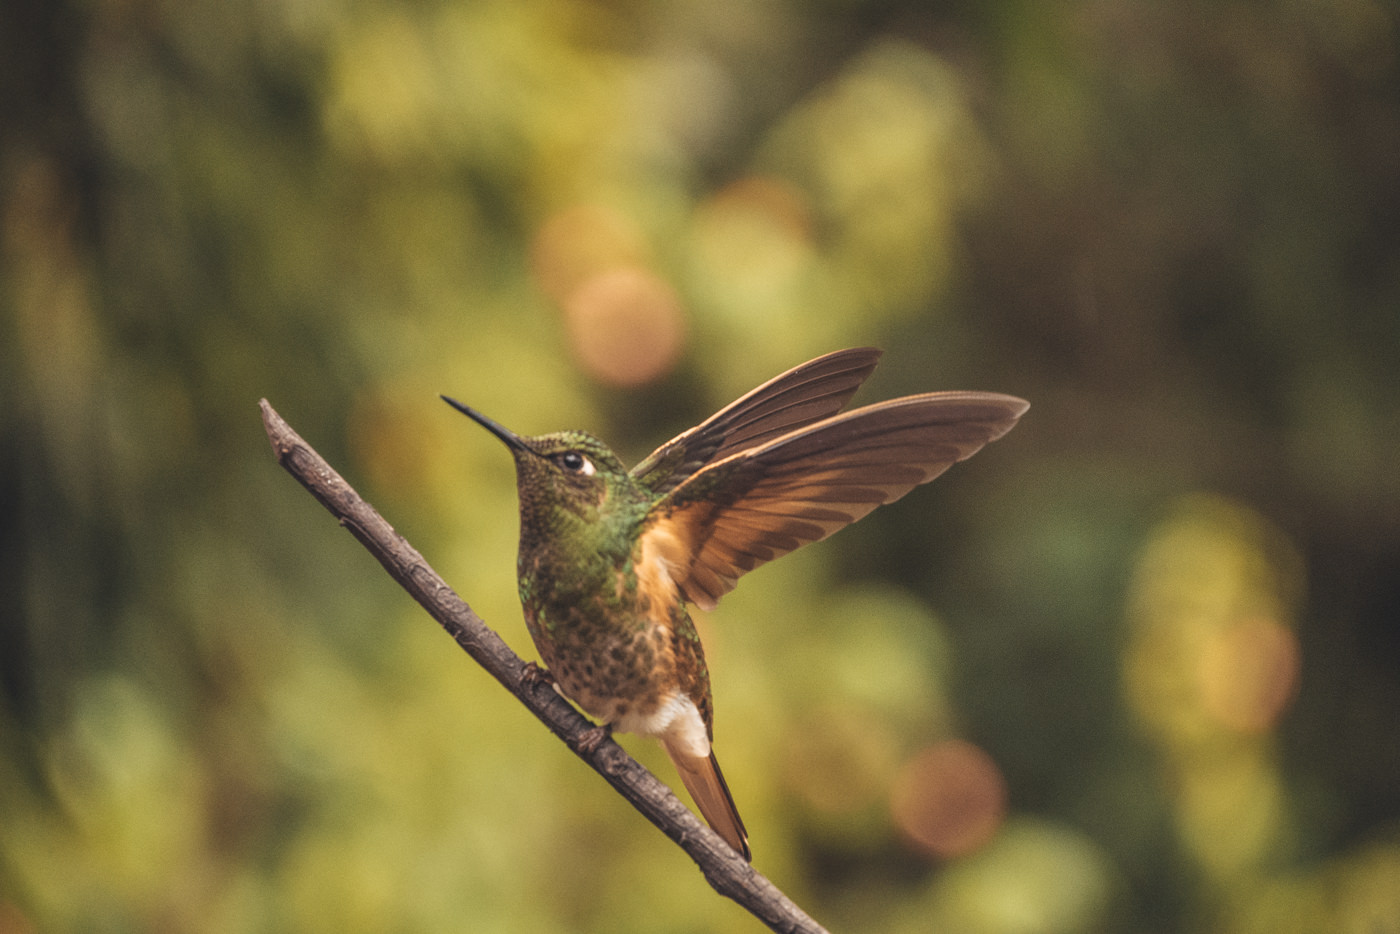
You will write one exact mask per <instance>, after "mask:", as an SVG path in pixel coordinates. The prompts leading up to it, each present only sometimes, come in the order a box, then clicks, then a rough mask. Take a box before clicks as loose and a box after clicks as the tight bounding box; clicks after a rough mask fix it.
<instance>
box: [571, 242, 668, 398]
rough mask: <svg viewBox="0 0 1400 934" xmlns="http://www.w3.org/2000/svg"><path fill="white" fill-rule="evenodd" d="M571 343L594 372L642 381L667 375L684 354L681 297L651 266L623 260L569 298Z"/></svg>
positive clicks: (612, 380)
mask: <svg viewBox="0 0 1400 934" xmlns="http://www.w3.org/2000/svg"><path fill="white" fill-rule="evenodd" d="M563 308H564V318H565V325H566V327H567V329H568V334H569V346H570V348H571V349H572V351H573V354H574V357H575V358H576V359H577V360H578V362H579V365H580V366H582V367H583V369H584V370H585V371H587V372H588V374H589V375H590V376H592V377H593V378H595V379H598V380H600V381H602V382H604V383H609V384H611V385H614V386H637V385H641V384H642V383H647V382H650V381H651V380H654V379H656V378H658V377H660V376H663V375H665V374H666V373H667V372H669V371H670V369H671V367H672V366H674V365H675V363H676V360H677V359H678V358H679V357H680V352H681V346H682V344H683V343H684V340H685V318H684V316H683V314H682V313H681V304H680V299H679V298H678V297H677V296H676V293H675V291H674V290H673V289H672V288H671V286H670V284H668V283H667V282H666V281H665V280H664V279H662V278H661V277H660V276H658V275H656V274H655V273H653V272H651V271H650V270H647V269H642V268H640V267H637V266H623V267H618V268H614V269H609V270H607V271H605V272H601V273H598V274H597V275H594V276H591V277H590V278H588V279H587V280H585V281H584V282H582V283H581V284H580V285H579V286H578V287H577V288H575V289H574V290H573V291H572V292H571V293H570V294H569V295H568V297H567V298H566V299H565V300H564V303H563Z"/></svg>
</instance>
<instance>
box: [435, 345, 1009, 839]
mask: <svg viewBox="0 0 1400 934" xmlns="http://www.w3.org/2000/svg"><path fill="white" fill-rule="evenodd" d="M881 353H882V352H881V351H880V350H879V349H877V348H874V347H859V348H853V349H849V350H838V351H836V352H834V353H829V354H826V355H824V356H821V357H818V358H816V359H815V360H810V361H808V362H807V363H804V364H801V365H800V366H797V367H794V368H793V369H791V370H788V371H787V372H786V373H783V374H782V375H780V376H777V377H774V378H773V379H771V380H769V381H768V382H766V383H764V384H763V385H762V386H759V387H758V388H757V389H755V390H753V391H752V392H750V393H748V394H747V395H745V396H743V397H742V398H740V399H738V400H737V401H735V402H733V403H731V404H730V405H728V406H726V407H725V408H723V409H721V410H720V411H719V412H717V413H716V414H714V415H712V416H710V417H709V418H708V419H706V420H705V421H704V422H702V423H701V424H699V425H697V426H696V427H694V428H691V429H690V430H688V431H685V432H682V433H681V434H679V435H677V436H676V437H675V438H672V439H671V440H670V441H667V442H666V443H665V444H663V445H661V447H659V448H657V449H656V450H655V451H654V452H652V453H651V454H650V455H649V456H648V457H647V458H646V459H645V460H643V461H642V462H641V463H639V464H637V465H636V466H635V467H633V468H632V469H631V470H628V469H627V468H626V467H624V466H623V464H622V462H621V461H620V460H619V459H618V457H617V455H616V454H614V453H613V452H612V450H610V449H609V448H608V446H607V445H606V444H604V443H603V442H602V441H600V440H598V438H596V437H594V436H593V435H591V434H588V433H586V432H583V431H561V432H556V433H553V434H545V435H538V436H525V435H518V434H516V433H515V432H512V431H510V430H509V429H507V428H505V427H503V426H501V425H499V424H497V423H496V422H494V421H492V420H491V419H489V418H487V417H486V416H485V415H482V414H481V413H480V412H477V411H476V410H474V409H472V408H470V407H468V406H466V405H463V404H462V403H460V402H458V401H456V400H455V399H452V398H450V397H448V396H443V397H442V398H443V400H444V401H445V402H447V403H448V404H449V405H451V406H452V407H454V408H456V409H457V410H458V411H460V412H462V413H463V414H465V415H467V416H468V417H470V418H472V419H473V420H475V421H476V422H478V423H479V424H481V425H482V426H483V427H484V428H486V430H488V431H490V432H491V433H492V434H493V435H495V436H496V437H497V438H499V439H500V440H501V441H503V442H504V443H505V445H506V447H508V448H509V449H510V452H511V454H512V455H513V456H514V458H515V470H516V479H517V485H518V488H519V498H520V549H519V554H518V561H517V570H518V574H519V589H520V601H521V604H522V606H523V608H524V615H525V623H526V627H527V628H528V629H529V631H530V637H531V638H532V639H533V640H534V643H535V647H536V649H537V650H538V651H539V653H540V657H541V660H542V661H543V662H544V665H545V667H546V669H547V671H548V677H550V678H551V679H552V680H553V682H554V685H555V688H556V689H557V690H559V691H560V693H562V694H563V695H564V696H565V697H567V698H569V699H571V700H572V701H574V702H575V703H576V704H578V706H579V707H581V708H582V709H583V710H584V711H585V712H586V713H588V714H589V715H591V716H592V717H594V718H595V719H596V720H597V721H599V723H600V725H599V726H597V727H595V730H594V733H593V734H592V736H591V737H590V738H589V740H590V742H589V743H588V745H591V746H594V747H596V745H597V743H599V742H601V741H602V739H603V737H604V736H606V735H607V734H608V733H610V732H612V731H613V730H616V731H619V732H626V733H636V734H640V735H644V736H652V737H656V738H657V739H659V740H660V741H661V744H662V745H663V747H664V748H665V750H666V752H667V754H668V755H669V757H670V759H671V761H672V762H673V763H674V764H675V767H676V771H677V772H678V773H679V774H680V777H681V781H682V782H683V783H684V785H685V787H686V790H687V791H689V792H690V796H691V798H692V799H693V800H694V801H695V804H696V806H697V807H698V808H699V810H700V813H701V815H702V816H703V817H704V818H705V820H706V821H707V822H708V823H709V825H710V827H711V828H713V829H714V830H715V832H716V833H718V834H719V835H720V836H721V837H722V838H723V839H724V840H725V841H726V842H727V843H728V844H729V845H730V846H731V847H733V848H734V849H735V850H736V851H737V852H738V853H739V854H741V855H742V856H743V857H744V859H746V860H752V853H751V851H750V849H749V842H748V832H747V831H746V830H745V829H744V822H743V820H742V819H741V818H740V817H739V810H738V808H737V807H736V806H735V804H734V798H733V795H731V794H730V791H729V786H728V784H727V783H726V782H725V780H724V773H723V772H721V771H720V767H719V762H718V760H716V758H715V753H714V748H713V740H714V703H713V700H712V698H711V694H710V675H709V670H708V669H707V667H706V665H705V653H704V650H703V648H702V647H701V645H700V638H699V635H698V633H697V632H696V628H695V623H694V622H693V621H692V620H691V618H690V614H689V613H688V612H687V609H686V605H687V604H688V603H689V604H694V605H695V606H698V607H700V608H701V609H704V610H710V609H713V608H714V607H715V605H716V604H717V603H718V601H719V599H720V597H722V596H723V595H724V594H726V593H728V592H729V591H730V590H732V589H733V588H734V586H735V584H736V583H737V581H738V579H739V578H740V577H741V576H742V575H744V574H745V573H747V572H749V571H752V570H753V569H754V568H756V567H758V566H759V565H761V564H764V563H765V562H768V561H771V560H773V559H774V558H777V557H779V556H781V555H784V554H787V553H788V552H790V551H792V550H794V549H796V548H798V547H800V546H802V545H805V544H807V543H809V542H815V541H819V540H821V539H824V538H826V537H827V536H828V535H831V534H832V533H833V532H835V531H837V530H838V529H841V528H843V527H845V526H847V525H849V524H851V523H852V522H855V521H856V520H857V519H860V518H862V517H863V516H865V515H866V514H868V513H869V512H870V511H871V510H873V509H874V508H875V507H876V506H879V505H881V504H884V503H890V502H893V501H894V500H897V499H899V498H900V497H901V496H903V495H904V494H906V493H908V492H909V491H910V490H912V489H913V488H914V487H916V486H918V485H919V484H922V483H927V482H928V481H930V480H932V479H934V478H935V477H937V476H938V475H939V474H941V473H943V472H944V471H945V470H947V469H948V468H949V467H951V466H952V465H953V464H954V463H956V462H958V461H961V460H965V459H966V458H968V457H971V456H972V455H973V454H974V453H976V452H977V451H978V450H980V449H981V448H982V446H983V445H985V444H986V443H987V442H989V441H994V440H996V439H997V438H1000V437H1001V436H1002V435H1004V434H1006V432H1008V431H1010V430H1011V428H1012V427H1013V426H1014V425H1015V424H1016V422H1017V420H1018V419H1019V418H1020V417H1021V416H1022V415H1023V414H1025V412H1026V410H1027V409H1028V408H1029V407H1030V406H1029V404H1028V403H1027V402H1025V401H1024V400H1022V399H1017V398H1015V397H1013V396H1006V395H1001V394H998V393H988V392H935V393H925V394H921V395H913V396H905V397H902V398H898V399H891V400H889V401H886V402H879V403H876V404H874V405H868V406H865V407H863V408H857V409H853V410H851V411H847V412H842V411H841V410H842V409H843V408H845V406H846V403H847V402H848V401H849V400H850V398H851V396H852V395H854V394H855V391H856V390H857V389H858V388H859V387H860V385H861V383H863V382H864V381H865V380H866V379H867V378H868V377H869V376H870V374H871V372H872V371H873V370H874V369H875V365H876V363H877V362H878V360H879V358H880V355H881Z"/></svg>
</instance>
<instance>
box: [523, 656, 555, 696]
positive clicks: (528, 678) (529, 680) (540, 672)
mask: <svg viewBox="0 0 1400 934" xmlns="http://www.w3.org/2000/svg"><path fill="white" fill-rule="evenodd" d="M537 684H548V685H552V686H553V687H554V689H555V690H556V691H557V690H558V689H559V685H558V684H557V683H555V681H554V675H552V674H550V673H549V669H548V668H542V667H540V664H539V663H538V662H526V663H525V670H524V671H522V672H521V673H520V686H521V687H526V688H532V687H534V686H535V685H537Z"/></svg>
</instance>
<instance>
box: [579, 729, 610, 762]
mask: <svg viewBox="0 0 1400 934" xmlns="http://www.w3.org/2000/svg"><path fill="white" fill-rule="evenodd" d="M611 735H612V727H611V726H609V725H608V724H606V723H605V724H603V725H602V726H595V727H594V728H593V729H591V730H587V731H585V732H584V734H583V735H582V736H580V737H579V738H578V751H579V752H581V753H583V754H584V755H586V756H591V755H593V753H595V752H597V751H598V747H599V746H601V745H602V744H603V740H605V739H607V738H608V737H609V736H611Z"/></svg>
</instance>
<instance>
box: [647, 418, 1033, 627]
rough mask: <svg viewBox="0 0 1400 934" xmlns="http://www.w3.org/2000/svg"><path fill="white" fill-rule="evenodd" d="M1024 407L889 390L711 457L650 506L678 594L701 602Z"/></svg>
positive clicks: (1006, 426) (999, 428) (901, 490)
mask: <svg viewBox="0 0 1400 934" xmlns="http://www.w3.org/2000/svg"><path fill="white" fill-rule="evenodd" d="M1027 408H1029V405H1028V404H1027V403H1026V402H1024V401H1023V400H1021V399H1017V398H1014V397H1012V396H1003V395H998V394H995V393H979V392H944V393H929V394H926V395H919V396H907V397H905V398H902V399H893V400H891V401H889V402H882V403H879V404H877V405H871V406H866V407H865V408H861V409H856V410H854V411H852V412H847V413H844V414H842V415H836V416H832V417H830V418H827V419H824V420H822V421H820V422H817V423H815V424H812V425H807V426H805V427H803V428H800V429H798V430H796V431H792V432H789V433H787V434H785V435H782V436H780V437H778V438H775V439H773V440H771V441H769V442H767V443H766V444H763V445H761V446H759V447H756V448H752V449H750V450H747V451H743V452H740V453H738V454H735V455H732V456H730V457H728V458H726V459H724V460H719V461H715V462H713V463H711V464H709V465H707V466H706V467H704V468H703V469H701V470H699V471H698V472H696V473H695V474H694V475H693V476H691V477H690V478H689V479H688V480H686V481H685V482H684V483H682V484H681V485H680V486H678V487H676V488H675V490H674V491H672V493H671V495H670V496H668V497H666V498H665V499H663V500H662V501H661V502H660V503H658V504H657V506H656V507H655V508H654V510H653V516H654V518H653V519H652V525H651V528H649V529H648V531H647V532H646V533H645V534H647V535H655V536H656V539H655V540H656V541H657V542H658V543H665V546H666V547H665V551H666V558H667V563H668V564H669V566H670V569H671V573H672V576H673V578H674V579H675V580H676V582H677V584H678V585H679V586H680V588H681V590H682V592H683V593H684V594H685V595H686V597H687V599H689V600H690V601H691V602H693V603H695V604H697V605H698V606H701V607H704V608H706V609H709V608H712V607H713V606H714V605H715V603H716V602H717V601H718V600H719V598H720V597H721V596H723V595H724V594H726V593H728V592H729V591H730V590H732V589H733V588H734V585H735V583H736V582H737V581H738V579H739V577H741V576H742V575H743V574H745V573H747V572H748V571H751V570H753V569H754V568H756V567H758V566H759V565H760V564H763V563H765V562H767V561H771V560H773V559H774V558H776V557H779V556H780V555H784V554H787V553H788V552H790V551H792V550H794V549H796V548H799V547H801V546H802V545H805V544H807V543H808V542H815V541H819V540H821V539H823V538H826V537H827V536H828V535H830V534H832V533H833V532H835V531H837V530H838V529H841V528H844V527H845V526H847V525H849V524H851V523H852V522H855V521H856V520H857V519H860V518H862V517H863V516H865V515H866V514H868V513H869V512H870V511H871V510H873V509H874V508H875V507H876V506H879V505H881V504H883V503H890V502H894V501H895V500H897V499H899V498H900V497H901V496H903V495H904V494H905V493H908V492H909V491H910V490H912V489H913V488H914V487H916V486H918V485H919V484H921V483H927V482H929V481H930V480H932V479H934V478H935V477H937V476H938V475H939V474H941V473H943V471H945V470H947V469H948V468H949V467H951V466H952V465H953V464H955V463H957V462H958V461H961V460H965V459H967V458H968V457H971V456H972V455H973V454H975V453H976V452H977V451H978V450H980V449H981V448H982V446H983V445H985V444H987V443H988V442H989V441H994V440H996V439H997V438H1000V437H1001V436H1002V435H1004V434H1006V432H1008V431H1010V430H1011V428H1012V427H1013V426H1014V425H1015V424H1016V421H1017V419H1019V418H1020V417H1021V415H1023V414H1024V413H1025V411H1026V409H1027Z"/></svg>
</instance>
